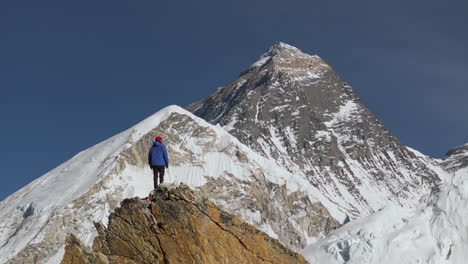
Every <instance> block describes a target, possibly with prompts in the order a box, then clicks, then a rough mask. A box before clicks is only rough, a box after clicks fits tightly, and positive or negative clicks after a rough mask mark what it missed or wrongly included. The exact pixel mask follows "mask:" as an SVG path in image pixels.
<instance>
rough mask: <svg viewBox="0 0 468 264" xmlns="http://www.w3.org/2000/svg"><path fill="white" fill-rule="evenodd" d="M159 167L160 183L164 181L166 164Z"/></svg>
mask: <svg viewBox="0 0 468 264" xmlns="http://www.w3.org/2000/svg"><path fill="white" fill-rule="evenodd" d="M158 169H159V184H161V183H163V182H164V169H165V168H164V166H161V167H159V168H158Z"/></svg>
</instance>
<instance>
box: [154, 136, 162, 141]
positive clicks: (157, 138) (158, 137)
mask: <svg viewBox="0 0 468 264" xmlns="http://www.w3.org/2000/svg"><path fill="white" fill-rule="evenodd" d="M155 140H156V141H161V140H163V138H162V137H160V136H157V137H156V138H155Z"/></svg>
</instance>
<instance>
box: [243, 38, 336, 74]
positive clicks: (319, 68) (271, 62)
mask: <svg viewBox="0 0 468 264" xmlns="http://www.w3.org/2000/svg"><path fill="white" fill-rule="evenodd" d="M259 68H261V69H262V70H263V69H264V68H268V70H269V71H280V72H285V73H288V74H290V75H294V76H298V75H313V76H315V77H320V76H321V75H323V73H324V72H326V71H329V70H331V67H330V66H329V65H328V64H327V63H326V62H325V61H323V60H322V59H321V58H320V57H319V56H317V55H309V54H307V53H304V52H302V51H301V50H300V49H298V48H296V47H293V46H291V45H288V44H285V43H282V42H280V43H278V44H276V45H274V46H272V47H271V48H270V49H269V50H268V51H267V52H265V53H264V54H262V55H261V56H260V59H259V60H258V61H256V62H255V63H254V64H252V65H251V66H250V67H249V69H248V70H247V71H251V70H255V69H259ZM244 73H245V72H244ZM241 75H242V74H241Z"/></svg>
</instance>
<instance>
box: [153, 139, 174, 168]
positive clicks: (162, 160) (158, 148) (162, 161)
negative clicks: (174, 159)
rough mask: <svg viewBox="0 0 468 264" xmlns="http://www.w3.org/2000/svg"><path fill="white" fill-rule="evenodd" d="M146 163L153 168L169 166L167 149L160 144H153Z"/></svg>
mask: <svg viewBox="0 0 468 264" xmlns="http://www.w3.org/2000/svg"><path fill="white" fill-rule="evenodd" d="M148 163H149V165H150V166H151V167H153V166H169V158H168V157H167V149H166V147H165V146H164V145H163V144H162V143H161V142H158V141H156V142H154V143H153V146H152V147H151V149H150V151H149V153H148Z"/></svg>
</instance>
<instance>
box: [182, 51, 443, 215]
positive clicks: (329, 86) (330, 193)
mask: <svg viewBox="0 0 468 264" xmlns="http://www.w3.org/2000/svg"><path fill="white" fill-rule="evenodd" d="M188 110H190V111H192V112H193V113H195V114H196V115H198V116H200V117H202V118H204V119H205V120H207V121H209V122H211V123H212V124H219V125H221V126H222V127H223V128H224V129H226V130H227V131H228V132H229V133H231V134H232V135H234V136H235V137H236V138H238V139H239V140H240V141H241V142H243V143H244V144H246V145H248V146H250V147H251V148H252V149H253V150H255V151H257V152H258V153H261V154H263V155H264V156H265V157H268V158H269V159H273V160H276V162H277V164H279V165H280V166H282V167H284V168H287V169H288V170H289V171H291V172H293V173H301V174H305V175H306V177H307V179H308V181H309V182H310V183H311V184H312V185H314V186H317V188H318V189H320V191H321V193H322V194H323V195H324V196H325V197H327V198H328V199H329V201H330V203H332V204H334V207H335V208H329V209H330V210H331V211H332V212H334V213H335V214H334V216H335V217H336V218H338V219H344V218H345V215H348V216H350V217H351V218H357V217H360V216H364V215H367V214H370V213H372V212H374V211H376V210H378V209H380V208H381V207H383V206H385V205H386V204H387V203H389V202H390V203H395V204H413V205H414V204H416V203H417V201H418V200H419V198H420V197H422V196H424V195H425V194H428V193H429V192H430V191H431V190H432V189H433V188H436V186H437V182H438V181H439V178H438V176H437V175H436V174H435V173H434V171H432V170H431V169H430V166H429V165H428V164H426V162H425V160H424V159H421V158H419V157H417V156H416V155H415V154H414V153H413V152H412V151H410V150H408V148H406V147H405V146H403V145H402V144H401V143H400V142H399V141H398V139H397V138H396V137H394V136H393V135H392V134H391V133H390V132H389V131H388V130H387V129H386V128H385V127H384V125H383V124H382V123H381V122H380V121H379V120H377V119H376V118H375V117H374V116H373V115H372V113H371V112H370V111H369V110H368V109H367V108H366V107H365V106H364V105H363V104H362V102H361V101H360V100H359V98H358V96H357V95H356V94H355V93H354V91H353V90H352V88H351V87H350V86H349V85H348V84H346V83H345V82H343V81H342V80H341V79H340V77H339V76H338V74H337V73H336V72H334V71H333V69H332V68H331V67H330V66H329V65H328V64H326V63H325V62H324V61H323V60H322V59H321V58H320V57H318V56H315V55H308V54H305V53H303V52H302V51H300V50H299V49H297V48H295V47H292V46H290V45H287V44H284V43H279V44H277V45H275V46H273V47H271V48H270V49H269V50H268V51H267V52H266V53H264V54H263V55H262V56H261V57H260V59H259V60H258V61H257V62H255V63H254V64H253V65H252V66H250V67H249V68H248V69H247V70H246V71H244V72H243V73H241V75H240V77H239V78H238V79H236V80H235V81H233V82H232V83H230V84H228V85H226V86H225V87H223V88H222V89H219V90H217V91H216V92H214V93H213V94H212V95H210V96H208V97H206V98H204V99H202V100H201V101H199V102H197V103H194V104H192V105H190V106H188Z"/></svg>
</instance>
